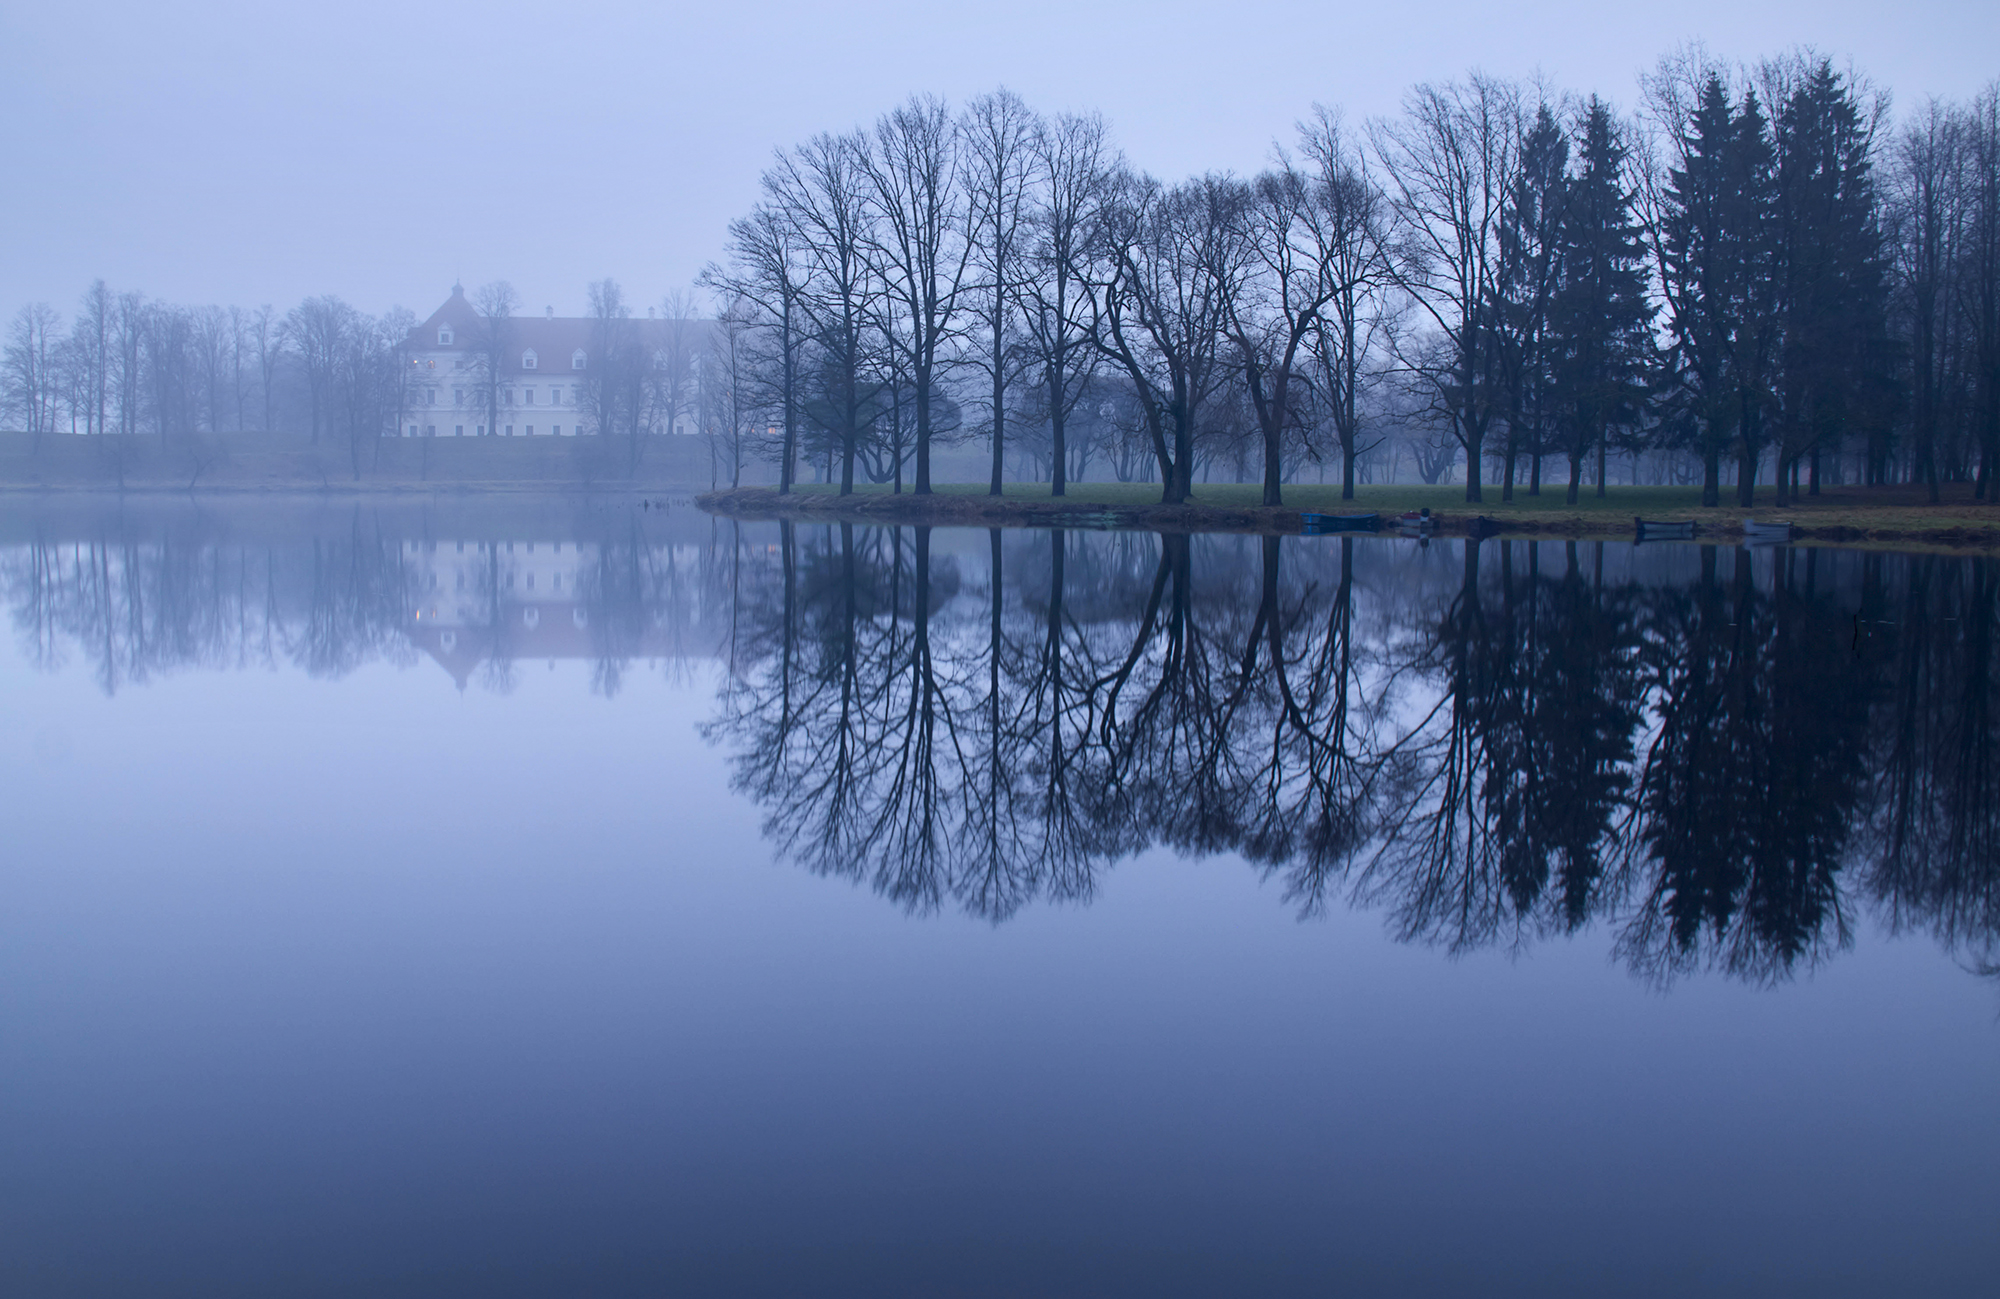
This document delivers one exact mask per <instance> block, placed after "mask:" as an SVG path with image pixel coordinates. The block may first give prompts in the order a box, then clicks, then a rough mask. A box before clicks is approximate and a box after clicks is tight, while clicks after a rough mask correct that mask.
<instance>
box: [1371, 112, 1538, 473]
mask: <svg viewBox="0 0 2000 1299" xmlns="http://www.w3.org/2000/svg"><path fill="white" fill-rule="evenodd" d="M1369 134H1370V137H1371V139H1372V141H1373V143H1374V147H1375V152H1376V155H1377V157H1379V158H1380V160H1381V162H1382V167H1383V170H1384V172H1385V173H1386V175H1387V177H1388V186H1387V188H1388V191H1389V194H1390V198H1391V206H1392V208H1393V211H1394V214H1395V219H1396V225H1395V234H1396V244H1397V257H1396V259H1395V262H1394V267H1395V274H1396V280H1397V283H1398V284H1399V285H1400V286H1401V287H1402V288H1403V289H1405V290H1406V291H1407V292H1408V293H1409V295H1410V297H1411V299H1412V300H1413V301H1414V302H1415V303H1416V304H1417V306H1418V308H1419V309H1420V310H1421V311H1422V312H1423V313H1424V315H1425V316H1427V317H1428V318H1429V321H1430V323H1431V325H1432V326H1434V327H1435V330H1436V332H1437V333H1438V334H1439V335H1440V336H1441V337H1443V339H1444V340H1445V341H1446V343H1447V344H1448V346H1447V347H1445V348H1443V349H1439V350H1437V351H1434V352H1433V351H1430V350H1428V349H1425V350H1421V351H1416V352H1411V353H1408V354H1406V356H1405V357H1404V362H1405V364H1406V365H1408V366H1410V367H1411V368H1412V369H1413V370H1414V371H1415V372H1416V373H1417V374H1419V375H1421V376H1422V378H1423V379H1424V380H1425V382H1426V384H1427V386H1428V387H1429V389H1430V391H1431V393H1432V397H1433V400H1434V401H1435V402H1436V404H1437V406H1438V408H1439V410H1440V412H1441V413H1442V414H1444V415H1445V416H1446V417H1447V419H1448V421H1449V425H1448V427H1449V428H1450V431H1451V435H1452V437H1453V439H1454V440H1455V441H1456V442H1457V443H1458V445H1459V446H1460V447H1461V448H1462V449H1463V450H1464V452H1465V499H1466V500H1467V501H1478V500H1481V499H1483V497H1482V495H1481V492H1480V482H1481V477H1482V474H1481V464H1480V457H1481V455H1482V453H1483V450H1484V443H1485V440H1486V433H1487V430H1488V429H1489V428H1490V426H1491V424H1492V421H1493V416H1494V414H1495V412H1496V410H1497V409H1498V408H1499V405H1500V402H1499V393H1498V392H1497V390H1496V389H1497V385H1496V383H1495V360H1496V358H1495V356H1494V332H1493V329H1492V322H1491V319H1490V312H1491V308H1492V301H1493V296H1494V288H1495V285H1496V278H1497V274H1498V270H1499V262H1500V220H1501V212H1502V210H1503V208H1504V207H1505V204H1506V199H1507V192H1508V189H1509V187H1510V186H1511V185H1512V184H1513V179H1514V170H1515V168H1516V167H1517V166H1518V165H1519V161H1520V139H1521V92H1520V89H1519V88H1518V87H1516V86H1514V85H1513V84H1511V83H1509V82H1505V81H1500V80H1497V79H1495V78H1493V77H1488V76H1485V75H1483V74H1480V73H1474V74H1473V75H1472V77H1471V78H1470V79H1469V80H1467V81H1464V82H1448V83H1446V84H1444V85H1442V86H1434V85H1421V86H1418V87H1417V88H1416V89H1414V90H1412V91H1411V92H1410V94H1409V96H1408V98H1407V99H1406V100H1405V103H1404V115H1403V117H1402V118H1400V119H1397V120H1393V121H1378V122H1374V123H1371V124H1370V128H1369Z"/></svg>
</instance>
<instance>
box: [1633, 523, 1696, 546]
mask: <svg viewBox="0 0 2000 1299" xmlns="http://www.w3.org/2000/svg"><path fill="white" fill-rule="evenodd" d="M1632 526H1633V527H1634V528H1635V529H1637V531H1638V540H1640V541H1686V540H1688V539H1689V538H1691V537H1693V536H1694V520H1693V519H1633V520H1632Z"/></svg>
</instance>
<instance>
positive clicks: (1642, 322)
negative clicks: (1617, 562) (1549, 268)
mask: <svg viewBox="0 0 2000 1299" xmlns="http://www.w3.org/2000/svg"><path fill="white" fill-rule="evenodd" d="M1577 151H1578V169H1577V172H1576V174H1575V175H1574V176H1572V177H1571V178H1570V179H1569V182H1568V187H1567V200H1566V202H1565V203H1564V205H1563V215H1562V222H1561V229H1560V237H1559V250H1560V251H1559V263H1560V266H1561V275H1560V279H1559V282H1558V286H1557V288H1556V291H1555V294H1554V297H1553V299H1552V300H1551V303H1550V309H1549V327H1548V335H1549V348H1548V351H1549V355H1550V358H1551V377H1552V380H1553V383H1552V390H1553V393H1554V395H1555V402H1554V405H1555V409H1556V410H1557V412H1558V415H1559V419H1560V427H1561V435H1562V439H1563V450H1564V452H1565V453H1566V454H1567V455H1568V457H1569V503H1570V504H1572V505H1574V504H1575V503H1576V499H1577V488H1578V484H1579V483H1580V482H1581V481H1582V477H1583V461H1584V458H1585V457H1586V456H1587V455H1589V453H1590V452H1591V451H1592V450H1593V449H1595V450H1596V451H1597V493H1598V495H1600V496H1602V495H1603V494H1604V451H1605V441H1606V438H1607V436H1608V434H1609V431H1610V428H1611V426H1612V425H1613V424H1629V423H1634V422H1636V421H1637V419H1638V417H1639V414H1640V410H1641V406H1642V403H1643V402H1644V399H1645V375H1646V372H1647V368H1648V362H1649V360H1650V354H1651V351H1652V340H1651V336H1650V333H1649V329H1650V326H1651V324H1652V319H1653V308H1652V307H1651V305H1650V304H1648V302H1647V301H1646V275H1645V271H1644V268H1643V263H1644V257H1645V251H1644V249H1643V248H1642V246H1641V245H1640V242H1639V229H1638V225H1637V223H1636V222H1635V221H1634V220H1633V219H1632V191H1631V190H1630V189H1629V188H1627V186H1626V183H1625V160H1626V157H1627V155H1628V153H1629V150H1627V148H1626V147H1625V145H1624V144H1623V143H1621V141H1620V140H1619V133H1618V129H1617V125H1616V124H1615V123H1614V122H1613V120H1612V117H1611V110H1610V109H1609V108H1608V107H1606V106H1605V104H1604V102H1603V101H1602V100H1599V99H1598V98H1596V97H1595V96H1593V97H1592V98H1591V101H1590V104H1589V107H1588V108H1586V109H1585V111H1584V116H1583V122H1582V136H1581V138H1580V139H1579V140H1578V141H1577Z"/></svg>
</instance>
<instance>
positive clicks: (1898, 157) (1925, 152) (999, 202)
mask: <svg viewBox="0 0 2000 1299" xmlns="http://www.w3.org/2000/svg"><path fill="white" fill-rule="evenodd" d="M1644 90H1645V102H1644V105H1643V107H1642V108H1641V110H1640V111H1639V112H1637V113H1635V114H1630V115H1624V114H1620V113H1619V112H1617V111H1616V110H1614V108H1613V107H1612V106H1611V105H1610V104H1608V103H1607V102H1606V101H1604V100H1603V99H1602V98H1600V97H1598V96H1595V95H1590V96H1581V97H1580V96H1575V95H1571V94H1568V93H1565V92H1561V91H1559V90H1557V89H1555V88H1553V87H1550V86H1546V85H1542V84H1523V83H1519V82H1513V81H1508V80H1504V79H1500V78H1494V77H1488V76H1484V75H1478V74H1475V75H1472V76H1469V77H1467V78H1465V79H1463V80H1460V81H1454V82H1448V83H1443V84H1435V85H1422V86H1418V87H1416V88H1415V89H1413V90H1412V91H1411V92H1410V93H1409V94H1408V96H1407V97H1406V100H1405V103H1404V105H1403V109H1402V111H1401V112H1400V113H1399V114H1397V115H1395V116H1393V117H1389V118H1385V119H1382V120H1376V121H1370V122H1367V123H1365V124H1364V125H1363V126H1362V127H1361V128H1359V129H1354V128H1352V127H1350V126H1348V125H1347V124H1346V123H1345V122H1344V121H1343V119H1342V117H1341V115H1340V114H1339V113H1338V112H1335V111H1332V110H1328V109H1316V110H1315V111H1314V113H1313V114H1312V115H1311V116H1310V117H1309V118H1308V119H1307V120H1306V121H1304V122H1302V123H1301V124H1300V125H1299V126H1298V128H1297V131H1296V134H1295V137H1294V139H1293V140H1292V141H1290V142H1289V143H1288V144H1287V145H1283V146H1280V147H1278V148H1276V149H1275V151H1274V158H1273V162H1272V165H1271V166H1270V168H1269V169H1267V170H1265V171H1263V172H1261V173H1259V174H1258V175H1256V176H1254V177H1250V178H1247V179H1246V178H1241V177H1236V176H1231V175H1226V174H1216V173H1209V174H1204V175H1201V176H1197V177H1192V178H1189V179H1185V180H1181V181H1167V180H1162V179H1159V178H1156V177H1153V176H1150V175H1147V174H1145V173H1144V172H1142V171H1140V170H1138V169H1136V168H1134V167H1133V166H1132V165H1131V164H1129V163H1128V162H1127V161H1126V160H1125V159H1124V158H1123V157H1122V156H1121V155H1120V154H1119V152H1118V151H1117V149H1116V148H1115V146H1114V144H1113V143H1112V140H1111V138H1110V135H1109V131H1108V129H1107V127H1106V125H1105V123H1104V121H1103V120H1102V119H1101V118H1100V117H1098V116H1096V115H1093V114H1070V113H1058V114H1054V115H1045V114H1041V113H1038V112H1036V111H1034V110H1033V109H1031V108H1030V107H1029V106H1028V105H1026V104H1025V103H1023V102H1022V101H1021V100H1020V99H1019V98H1018V97H1016V96H1015V95H1013V94H1011V93H1009V92H1007V91H1005V90H1001V91H996V92H994V93H991V94H987V95H982V96H979V97H977V98H975V99H973V100H972V101H971V102H970V103H968V104H966V105H965V106H963V107H962V108H960V109H958V110H955V111H954V110H953V109H952V108H950V107H949V106H948V105H946V104H945V103H944V102H942V101H941V100H938V99H936V98H932V97H926V96H918V97H915V98H912V99H911V100H909V101H908V102H907V103H905V104H903V105H902V106H900V107H898V108H895V109H893V110H891V111H890V112H888V113H885V114H884V115H883V116H882V117H881V118H880V119H878V120H877V121H876V122H875V123H874V124H873V125H872V126H869V127H867V128H865V129H855V130H850V131H846V132H827V133H822V134H820V135H817V136H815V137H813V138H812V139H811V140H809V141H807V142H805V143H803V144H800V145H797V146H794V147H790V148H786V149H782V150H780V151H779V152H778V154H777V155H776V157H775V159H774V161H773V163H772V165H771V166H770V167H769V168H768V169H767V170H766V171H765V173H764V175H763V178H762V183H761V195H760V198H759V200H758V202H757V203H756V205H755V207H754V208H753V209H752V211H751V212H750V213H749V214H748V215H746V216H744V217H742V218H740V219H738V220H737V221H735V222H733V223H732V225H731V227H730V239H729V255H728V258H727V260H726V262H725V263H722V264H718V265H715V266H712V267H711V268H710V269H709V271H708V272H707V273H706V275H705V277H704V282H705V283H706V284H707V285H708V286H709V287H710V288H711V289H712V290H713V291H714V292H715V293H716V294H717V296H718V302H719V307H718V314H719V315H720V316H721V317H723V318H725V319H729V320H732V321H734V322H736V327H737V328H740V329H741V330H742V331H743V333H744V336H745V340H746V342H747V343H748V344H750V345H751V347H752V348H753V358H752V359H753V360H754V366H753V367H752V368H753V370H754V375H753V377H754V378H755V380H756V382H755V384H754V385H753V387H752V388H751V389H750V391H752V392H753V394H754V396H755V399H756V400H758V401H759V402H760V404H761V408H762V409H763V410H764V411H766V412H767V416H766V420H765V421H764V422H765V423H766V424H767V425H768V427H769V428H770V429H771V430H772V436H771V437H770V438H769V439H768V441H769V443H770V444H769V445H766V446H763V447H761V448H760V450H761V452H762V453H763V454H764V455H766V456H768V457H769V458H771V459H775V460H776V461H777V463H778V466H779V478H780V486H781V490H789V488H790V486H791V484H792V483H793V481H794V480H795V478H796V477H797V476H798V474H799V473H801V472H803V471H805V470H807V469H809V470H810V471H811V472H813V473H815V474H816V475H817V476H819V477H821V478H822V479H826V480H830V481H837V482H838V483H839V489H840V490H841V491H843V492H845V491H851V490H853V488H854V486H855V484H856V482H857V481H861V480H872V481H875V482H881V483H888V484H890V485H892V487H893V488H894V489H895V490H899V491H900V490H902V489H903V488H904V486H905V485H906V483H907V485H908V486H909V487H910V488H911V489H912V490H914V491H917V492H926V491H929V490H931V487H932V470H931V457H932V453H933V450H934V449H935V448H938V447H941V446H944V445H947V444H952V443H960V442H975V443H983V444H984V445H985V447H986V448H987V449H988V450H989V451H990V481H989V484H988V487H989V490H990V491H992V492H994V493H998V492H999V491H1000V490H1001V487H1002V484H1003V481H1004V480H1005V479H1006V478H1007V477H1008V476H1009V473H1010V470H1011V472H1012V473H1013V474H1014V475H1016V476H1021V477H1026V478H1030V479H1035V480H1041V481H1047V482H1049V484H1050V490H1051V492H1052V493H1053V494H1055V495H1061V494H1063V492H1064V490H1065V485H1066V483H1067V482H1069V481H1072V480H1074V479H1075V478H1077V477H1079V476H1080V475H1082V474H1084V473H1086V472H1088V471H1089V470H1090V469H1092V468H1093V467H1095V468H1096V469H1097V471H1098V472H1099V473H1103V474H1107V475H1115V476H1116V477H1118V478H1120V479H1127V480H1130V479H1139V478H1143V479H1146V480H1148V481H1157V482H1159V483H1160V484H1161V485H1162V499H1163V500H1166V501H1169V502H1172V501H1178V500H1182V499H1185V498H1186V496H1187V495H1188V492H1189V491H1190V488H1191V485H1192V483H1193V481H1194V480H1195V478H1196V476H1197V475H1203V476H1207V475H1213V474H1217V473H1220V474H1223V475H1226V476H1234V477H1236V478H1238V479H1241V478H1245V477H1247V478H1251V479H1253V480H1254V479H1256V478H1258V477H1261V480H1262V483H1263V499H1264V501H1265V502H1266V503H1267V504H1277V503H1280V501H1281V498H1282V488H1283V484H1284V483H1285V482H1287V481H1291V480H1296V479H1297V478H1299V477H1301V476H1302V475H1305V474H1309V473H1314V472H1317V473H1319V474H1321V475H1322V476H1324V475H1325V474H1327V473H1328V472H1337V474H1338V477H1339V480H1340V481H1341V483H1342V484H1343V491H1344V494H1346V495H1352V492H1353V488H1354V485H1355V483H1356V481H1357V479H1365V478H1367V477H1369V476H1370V475H1372V474H1382V473H1384V472H1389V473H1394V472H1398V471H1399V470H1398V466H1400V465H1401V464H1403V463H1405V462H1407V463H1408V464H1409V465H1410V467H1411V468H1412V469H1414V471H1415V472H1416V473H1417V474H1418V475H1420V476H1421V477H1423V478H1424V479H1425V480H1427V481H1432V482H1435V481H1438V480H1439V479H1440V478H1441V477H1444V476H1446V475H1448V474H1450V473H1452V472H1453V470H1454V465H1455V466H1456V471H1457V472H1459V473H1461V474H1462V476H1463V478H1464V482H1465V488H1466V497H1467V499H1468V500H1472V501H1477V500H1481V499H1483V497H1484V486H1485V484H1486V483H1487V482H1488V481H1489V479H1490V480H1492V481H1497V483H1498V484H1499V486H1500V487H1501V491H1502V496H1503V498H1511V497H1512V496H1513V494H1514V492H1515V490H1516V488H1517V481H1518V480H1519V479H1521V478H1525V480H1526V490H1527V491H1528V492H1529V493H1531V494H1535V493H1539V492H1540V491H1541V489H1542V485H1543V482H1542V480H1543V475H1544V471H1545V461H1549V462H1553V465H1554V467H1555V468H1556V470H1557V471H1558V472H1560V473H1562V474H1563V475H1564V477H1565V478H1566V490H1567V492H1568V493H1569V496H1570V499H1572V500H1574V499H1575V498H1576V496H1577V494H1578V492H1579V491H1580V490H1582V489H1583V488H1584V487H1585V486H1586V485H1590V484H1592V483H1594V486H1595V490H1597V491H1598V492H1599V493H1602V492H1603V491H1604V488H1605V484H1606V483H1607V482H1608V481H1609V478H1610V476H1611V474H1612V472H1613V470H1614V468H1622V472H1624V473H1625V475H1626V476H1627V477H1628V478H1629V479H1630V480H1631V481H1634V482H1637V481H1642V480H1650V481H1677V482H1689V483H1694V482H1699V483H1700V484H1701V486H1702V489H1703V499H1704V502H1705V503H1707V504H1716V503H1718V502H1719V500H1720V497H1721V493H1722V490H1723V487H1724V485H1725V482H1724V480H1725V478H1730V479H1733V482H1734V484H1735V486H1736V489H1737V493H1738V499H1739V500H1741V501H1745V502H1747V501H1749V500H1750V499H1751V496H1752V493H1753V492H1754V490H1755V488H1756V485H1757V483H1758V481H1759V479H1760V477H1762V478H1764V479H1766V480H1767V481H1770V482H1772V483H1773V484H1774V485H1775V487H1776V490H1777V492H1778V494H1779V497H1780V499H1781V500H1782V499H1785V498H1786V497H1787V496H1789V495H1790V494H1791V493H1794V492H1798V491H1802V490H1803V491H1807V492H1814V491H1817V490H1818V487H1819V484H1820V483H1821V481H1822V480H1823V479H1830V478H1832V477H1833V476H1835V475H1838V476H1839V477H1840V478H1841V480H1842V481H1857V482H1866V483H1885V482H1891V481H1911V482H1920V483H1924V484H1927V485H1928V486H1929V488H1930V491H1931V495H1932V498H1933V499H1935V498H1936V493H1937V485H1938V483H1939V482H1940V481H1953V480H1957V481H1972V482H1975V483H1976V484H1977V488H1976V491H1977V494H1978V495H1979V496H1980V497H1981V498H1982V499H1984V498H1988V497H1989V496H1990V494H1991V492H1992V490H1993V485H1992V474H1993V469H1994V466H1995V461H1996V458H2000V88H1995V89H1989V90H1987V91H1986V92H1985V93H1983V94H1981V95H1980V96H1978V97H1977V98H1976V99H1975V100H1973V101H1972V102H1971V103H1968V104H1949V103H1943V102H1940V101H1936V100H1932V101H1928V102H1926V103H1925V104H1924V105H1923V106H1922V107H1921V108H1920V109H1919V110H1918V111H1917V112H1916V113H1914V114H1911V115H1906V117H1905V118H1904V119H1903V120H1901V121H1900V122H1898V121H1895V120H1893V119H1892V118H1891V115H1890V111H1889V103H1888V99H1887V97H1886V95H1882V94H1877V93H1874V92H1873V91H1871V90H1870V89H1869V87H1868V84H1867V83H1866V81H1865V80H1864V79H1863V78H1861V77H1860V76H1859V75H1858V74H1855V73H1853V72H1851V71H1842V70H1839V69H1836V68H1835V66H1834V65H1833V63H1832V62H1831V61H1830V60H1828V59H1825V58H1823V57H1819V56H1817V55H1813V54H1810V53H1794V54H1791V55H1787V56H1785V57H1782V58H1777V59H1772V60H1768V61H1766V62H1764V63H1761V64H1759V65H1757V66H1755V67H1750V68H1732V67H1728V66H1725V65H1723V64H1722V63H1720V62H1719V61H1717V60H1715V59H1713V58H1711V57H1710V56H1708V55H1707V54H1706V53H1705V52H1703V51H1701V50H1699V49H1689V50H1684V51H1681V52H1679V53H1677V54H1675V55H1673V56H1670V57H1668V58H1666V59H1664V60H1662V61H1661V62H1660V64H1659V65H1658V67H1657V68H1656V70H1655V71H1654V72H1653V73H1652V74H1651V75H1649V76H1648V77H1646V78H1645V80H1644ZM1614 457H1616V459H1617V464H1614V463H1613V458H1614Z"/></svg>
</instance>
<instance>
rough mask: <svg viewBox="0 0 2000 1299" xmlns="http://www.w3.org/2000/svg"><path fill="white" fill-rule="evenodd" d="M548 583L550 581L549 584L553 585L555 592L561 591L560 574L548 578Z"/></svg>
mask: <svg viewBox="0 0 2000 1299" xmlns="http://www.w3.org/2000/svg"><path fill="white" fill-rule="evenodd" d="M549 581H550V582H551V583H553V584H554V585H555V588H556V590H558V591H560V590H562V574H561V573H557V574H556V575H555V576H554V577H552V578H550V579H549Z"/></svg>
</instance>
